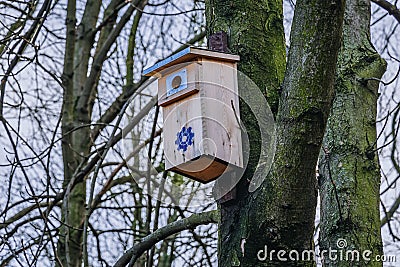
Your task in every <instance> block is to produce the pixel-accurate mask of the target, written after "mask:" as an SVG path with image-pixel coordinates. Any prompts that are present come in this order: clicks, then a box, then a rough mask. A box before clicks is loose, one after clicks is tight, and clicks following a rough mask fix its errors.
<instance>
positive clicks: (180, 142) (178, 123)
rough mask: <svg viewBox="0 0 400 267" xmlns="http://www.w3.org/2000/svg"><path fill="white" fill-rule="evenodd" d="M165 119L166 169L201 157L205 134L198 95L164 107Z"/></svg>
mask: <svg viewBox="0 0 400 267" xmlns="http://www.w3.org/2000/svg"><path fill="white" fill-rule="evenodd" d="M163 117H164V128H163V129H164V130H163V132H164V156H165V167H166V169H167V170H168V169H171V168H172V167H175V166H179V165H181V164H183V163H186V162H188V161H190V160H193V159H195V158H197V157H199V156H200V155H201V151H202V150H203V149H202V147H201V142H200V141H201V140H202V139H203V133H202V120H201V104H200V99H199V97H198V94H194V95H192V96H189V97H186V98H184V99H182V100H179V101H176V102H173V103H172V104H169V105H168V106H165V107H163Z"/></svg>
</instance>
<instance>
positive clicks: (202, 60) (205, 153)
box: [143, 47, 243, 183]
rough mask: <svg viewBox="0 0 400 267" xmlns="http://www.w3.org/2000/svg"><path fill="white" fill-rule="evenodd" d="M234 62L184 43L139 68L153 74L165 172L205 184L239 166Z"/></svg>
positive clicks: (240, 148) (215, 53)
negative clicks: (180, 48)
mask: <svg viewBox="0 0 400 267" xmlns="http://www.w3.org/2000/svg"><path fill="white" fill-rule="evenodd" d="M238 61H239V56H237V55H232V54H225V53H220V52H215V51H209V50H205V49H199V48H193V47H188V48H187V49H185V50H183V51H181V52H179V53H177V54H175V55H172V56H171V57H169V58H166V59H164V60H162V61H161V62H159V63H157V64H155V65H154V66H152V67H150V68H148V69H146V70H145V71H144V73H143V74H144V75H146V76H156V77H157V78H158V105H159V106H161V107H162V111H163V119H164V128H163V133H164V155H165V169H166V170H170V171H174V172H176V173H179V174H182V175H185V176H188V177H190V178H192V179H195V180H197V181H200V182H203V183H207V182H210V181H212V180H215V179H216V178H218V177H220V176H221V175H222V174H224V173H226V172H230V171H234V170H235V169H237V168H243V156H242V139H241V128H240V123H239V122H240V115H239V97H238V85H237V68H236V66H237V62H238Z"/></svg>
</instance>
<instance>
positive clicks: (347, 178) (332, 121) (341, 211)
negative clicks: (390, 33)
mask: <svg viewBox="0 0 400 267" xmlns="http://www.w3.org/2000/svg"><path fill="white" fill-rule="evenodd" d="M370 14H371V10H370V1H369V0H355V1H351V2H350V1H349V2H348V3H347V5H346V13H345V21H344V27H343V41H342V48H341V50H340V54H339V60H338V68H337V79H336V97H335V101H334V104H333V108H332V112H331V116H330V118H329V122H328V128H327V132H326V135H325V139H324V142H323V149H322V150H321V155H320V164H319V172H320V177H319V184H320V190H321V224H320V227H321V234H320V246H321V249H322V250H327V249H328V248H332V249H340V248H342V249H343V251H347V250H358V251H359V252H360V253H362V252H363V251H366V250H370V251H371V252H372V255H370V257H371V259H373V257H375V256H376V255H381V254H382V241H381V236H380V219H379V186H380V172H379V163H378V157H377V153H376V150H375V149H376V138H377V136H376V123H375V120H376V110H377V98H378V87H379V84H378V82H377V81H376V80H371V78H377V79H380V78H381V77H382V75H383V73H384V72H385V69H386V64H385V62H384V61H383V60H382V59H381V58H380V56H379V54H378V53H377V52H376V51H375V49H374V47H372V45H371V43H370V32H369V29H370ZM344 240H345V241H346V242H344ZM346 243H347V246H345V245H346ZM338 246H339V247H338ZM360 259H361V261H363V260H362V255H361V254H360ZM324 263H325V266H354V261H353V262H352V261H349V260H346V258H343V260H340V259H338V260H336V261H335V260H329V258H327V257H325V261H324ZM363 266H364V265H363ZM365 266H382V263H381V262H374V261H371V262H369V264H365Z"/></svg>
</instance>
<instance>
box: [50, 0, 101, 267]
mask: <svg viewBox="0 0 400 267" xmlns="http://www.w3.org/2000/svg"><path fill="white" fill-rule="evenodd" d="M100 5H101V3H100V2H99V1H96V0H89V1H87V3H86V6H85V12H84V14H83V17H82V21H81V23H80V24H79V26H78V28H77V29H76V30H75V24H76V17H75V16H76V15H75V12H76V3H75V1H68V7H67V8H68V10H67V12H68V14H67V38H66V52H65V57H64V62H65V64H64V73H63V85H64V98H63V111H62V112H63V118H62V133H63V142H62V151H63V160H64V181H63V187H64V188H66V187H67V186H68V184H69V183H70V181H71V179H72V178H73V176H74V173H75V172H76V171H77V170H78V168H79V166H80V164H82V163H83V162H86V161H87V155H88V154H89V152H90V148H91V144H92V141H91V139H90V122H91V116H92V114H91V111H92V105H93V103H88V102H86V103H84V105H81V104H79V103H80V101H79V100H80V98H82V97H83V95H84V94H85V92H84V90H83V89H84V84H85V82H86V79H87V72H88V66H89V59H90V50H91V49H92V47H93V43H94V38H95V31H94V30H95V27H96V22H97V17H98V14H99V11H100ZM85 201H86V180H83V181H80V182H79V183H77V184H76V185H75V186H74V187H73V189H72V190H71V191H70V192H68V193H67V194H66V195H65V197H64V200H63V205H62V209H61V215H62V222H63V225H62V226H61V229H60V238H59V240H58V245H57V256H58V258H59V259H60V261H61V264H62V266H68V267H70V266H74V267H75V266H76V267H78V266H81V265H82V255H83V251H82V233H83V229H82V223H83V220H84V217H85Z"/></svg>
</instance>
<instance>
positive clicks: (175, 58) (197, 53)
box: [143, 47, 240, 76]
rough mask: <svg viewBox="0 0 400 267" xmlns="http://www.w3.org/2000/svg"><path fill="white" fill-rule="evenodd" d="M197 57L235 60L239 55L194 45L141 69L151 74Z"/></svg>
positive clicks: (237, 59) (144, 73)
mask: <svg viewBox="0 0 400 267" xmlns="http://www.w3.org/2000/svg"><path fill="white" fill-rule="evenodd" d="M199 57H203V58H212V59H218V60H221V61H227V62H237V61H239V60H240V57H239V56H238V55H233V54H226V53H221V52H215V51H211V50H207V49H201V48H195V47H188V48H185V49H184V50H182V51H180V52H178V53H176V54H173V55H172V56H170V57H167V58H166V59H163V60H161V61H160V62H158V63H156V64H154V65H153V66H151V67H149V68H146V69H145V70H144V71H143V75H145V76H152V75H154V74H156V73H157V72H160V71H162V70H163V69H166V68H168V67H170V66H173V65H176V64H179V63H184V62H188V61H191V60H193V59H196V58H199Z"/></svg>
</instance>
